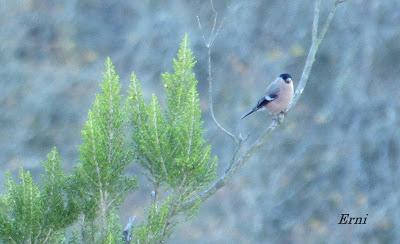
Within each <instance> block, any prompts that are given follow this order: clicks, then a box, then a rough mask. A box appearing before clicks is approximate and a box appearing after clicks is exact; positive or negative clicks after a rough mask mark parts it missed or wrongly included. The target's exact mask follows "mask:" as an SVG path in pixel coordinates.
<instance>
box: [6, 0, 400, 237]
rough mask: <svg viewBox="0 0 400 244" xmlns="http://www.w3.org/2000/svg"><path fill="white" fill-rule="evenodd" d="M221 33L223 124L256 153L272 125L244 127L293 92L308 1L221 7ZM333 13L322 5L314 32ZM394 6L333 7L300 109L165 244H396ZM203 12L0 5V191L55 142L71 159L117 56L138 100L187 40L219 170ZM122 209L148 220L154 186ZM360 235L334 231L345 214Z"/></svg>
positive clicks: (177, 7) (45, 0) (399, 119)
mask: <svg viewBox="0 0 400 244" xmlns="http://www.w3.org/2000/svg"><path fill="white" fill-rule="evenodd" d="M214 2H215V3H214V4H215V8H216V10H217V11H218V14H219V20H221V19H224V23H223V27H222V29H221V31H220V33H219V36H218V37H217V39H216V41H215V45H214V48H213V53H212V58H213V72H214V80H215V84H214V88H215V90H214V97H215V110H216V116H217V118H218V119H219V120H220V122H221V123H222V124H224V125H225V126H226V127H227V128H229V129H230V130H232V131H234V132H235V133H236V134H238V133H242V134H243V135H249V142H251V141H253V140H254V139H255V138H256V136H257V135H258V134H259V132H260V130H262V129H263V128H265V127H266V125H267V124H268V123H269V120H270V118H269V117H268V116H266V115H265V114H263V113H257V114H255V115H252V116H251V117H249V118H248V119H246V120H243V121H241V120H239V118H240V116H241V115H242V114H243V113H244V112H245V111H246V110H247V109H248V108H249V107H250V106H252V105H253V103H254V102H255V101H256V100H257V99H258V97H259V96H260V95H261V94H262V91H263V90H264V88H265V86H266V84H267V83H268V82H269V81H271V80H272V79H274V78H275V76H277V75H278V74H279V73H283V72H289V73H291V74H292V76H293V77H294V79H295V80H298V79H299V77H300V75H301V71H302V68H303V65H304V61H305V56H306V54H307V50H308V46H309V44H310V34H311V33H310V31H311V23H312V15H313V1H310V0H307V1H306V0H303V1H294V0H292V1H282V0H264V1H262V0H254V1H244V0H215V1H214ZM332 2H333V1H329V0H326V1H323V9H322V12H321V14H322V16H321V21H324V20H325V17H326V15H327V11H328V10H329V8H330V7H331V6H332ZM399 9H400V1H398V0H385V1H380V0H365V1H362V0H348V1H347V2H346V3H345V4H343V5H341V6H340V7H339V9H338V11H337V14H336V16H335V18H334V21H333V23H332V25H331V28H330V30H329V32H328V34H327V36H326V39H325V40H324V41H323V43H322V45H321V48H320V50H319V53H318V55H317V60H316V63H315V65H314V67H313V70H312V73H311V77H310V81H309V83H308V85H307V87H306V89H305V91H304V93H303V96H302V97H301V99H300V101H299V103H298V105H297V106H296V107H295V108H294V109H293V110H292V111H291V112H290V114H289V115H288V116H287V118H286V120H285V123H284V125H283V126H281V127H280V128H278V129H277V130H276V131H274V132H273V134H272V135H271V137H270V142H269V143H268V145H266V146H265V147H264V148H263V149H262V151H260V152H258V153H257V156H256V157H254V158H253V159H252V160H251V161H249V162H247V164H246V165H245V167H244V168H243V169H242V170H241V171H240V173H239V174H238V175H237V176H236V177H235V178H234V179H233V181H232V182H230V183H229V184H228V185H227V186H226V187H224V188H223V189H222V190H221V191H219V192H218V193H217V194H216V195H215V196H213V197H212V198H211V199H209V200H208V201H207V202H206V203H205V204H204V205H203V206H202V207H201V209H200V211H199V213H198V215H197V216H196V217H194V218H192V219H191V220H190V221H188V222H186V223H183V224H181V225H179V226H178V227H177V229H176V232H175V233H174V234H173V236H172V238H171V239H170V240H169V243H189V242H190V243H346V242H349V241H351V242H352V243H400V192H399V191H400V185H399V183H400V166H399V163H400V116H399V111H400V79H399V77H400V11H398V10H399ZM197 15H198V16H199V17H200V19H201V21H202V24H203V28H204V31H205V32H206V35H207V34H208V31H209V30H210V27H211V24H212V20H213V12H212V9H211V7H210V3H209V1H205V0H192V1H189V0H187V1H184V0H165V1H156V0H143V1H134V0H115V1H104V2H102V1H95V0H79V1H78V0H68V1H53V0H0V165H1V174H0V183H1V186H2V187H1V188H0V189H1V191H4V187H3V186H4V173H5V171H6V170H9V171H11V172H13V173H15V172H17V171H18V169H19V168H20V167H21V166H23V167H26V168H27V169H29V170H31V171H32V172H34V175H35V176H36V177H37V178H38V176H39V175H40V173H41V172H42V169H41V168H40V162H41V161H42V160H43V159H45V156H46V154H47V153H48V152H49V151H50V149H51V148H52V147H53V146H57V148H58V149H59V150H60V152H61V155H62V158H63V162H64V167H65V169H66V170H72V168H73V166H74V165H75V164H76V162H77V161H78V157H79V155H78V150H77V149H78V146H79V144H80V142H81V139H80V130H81V128H82V125H83V123H84V121H85V119H86V114H87V111H88V109H89V107H90V104H91V103H92V101H93V99H94V95H95V93H96V92H97V91H98V84H99V82H100V81H101V79H102V69H103V63H104V60H105V57H106V56H110V57H111V58H112V60H113V62H114V63H115V65H116V68H117V70H118V72H119V74H120V77H121V81H122V84H123V88H124V89H123V90H124V93H125V92H126V89H127V87H128V80H129V75H130V72H131V71H135V72H136V74H137V76H138V77H139V79H140V80H141V81H142V83H143V87H144V89H145V94H146V96H150V94H151V93H155V94H157V95H159V96H161V97H162V96H163V90H162V84H161V82H160V74H161V73H163V72H165V71H170V70H171V63H172V58H173V57H174V55H175V53H176V51H177V48H178V44H179V42H180V40H181V38H182V37H183V35H184V33H188V34H189V37H190V39H191V41H192V44H191V46H192V48H193V51H194V54H195V56H196V57H197V59H198V63H197V67H196V74H197V78H198V80H199V89H200V94H201V97H202V109H203V112H204V121H205V123H204V125H205V127H206V137H207V139H208V140H209V141H210V143H211V144H212V145H213V152H214V153H215V154H216V155H218V157H219V159H220V166H219V168H220V171H222V170H223V169H224V167H225V166H226V164H227V162H228V161H229V159H230V158H231V156H232V148H233V147H232V144H231V141H230V140H229V138H227V137H226V136H225V135H224V134H222V133H221V132H220V131H219V130H218V129H217V128H216V127H215V125H214V124H213V123H212V122H211V120H210V116H209V113H208V112H209V108H208V105H207V82H206V78H207V50H206V48H205V47H204V43H203V40H202V37H201V31H200V30H199V28H198V25H197V20H196V16H197ZM130 171H131V173H133V174H137V175H138V177H139V178H140V179H141V181H140V182H141V188H140V190H139V191H137V192H135V193H134V194H132V196H129V197H128V198H127V200H126V202H125V203H124V205H123V208H122V209H121V222H122V223H124V222H125V221H126V219H127V218H128V216H130V215H137V217H138V218H137V221H138V222H140V221H141V220H142V219H143V212H144V210H143V209H144V208H145V206H146V205H147V203H148V201H149V199H150V187H149V185H148V183H146V181H144V180H143V177H142V176H141V174H140V168H139V167H137V166H133V167H132V168H131V169H130ZM341 213H350V214H351V215H352V216H360V217H365V215H366V214H368V220H367V224H366V225H338V224H337V222H338V220H339V215H340V214H341Z"/></svg>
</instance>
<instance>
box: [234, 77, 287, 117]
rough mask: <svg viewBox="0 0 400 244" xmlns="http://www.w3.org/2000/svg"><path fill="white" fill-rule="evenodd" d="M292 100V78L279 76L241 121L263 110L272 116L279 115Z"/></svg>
mask: <svg viewBox="0 0 400 244" xmlns="http://www.w3.org/2000/svg"><path fill="white" fill-rule="evenodd" d="M292 98H293V81H292V77H291V76H290V75H289V74H281V75H280V76H279V77H278V78H276V79H275V80H274V81H273V82H272V83H271V84H269V85H268V87H267V90H266V92H265V95H264V96H263V97H262V98H261V99H260V100H259V101H258V103H257V105H256V106H255V107H254V108H253V109H252V110H250V111H249V112H248V113H246V114H244V115H243V116H242V119H243V118H245V117H247V116H248V115H250V114H252V113H254V112H256V111H259V110H264V109H267V110H268V111H269V112H270V113H271V114H273V115H276V114H279V113H280V112H283V111H285V110H286V109H287V108H288V106H289V104H290V103H291V102H292Z"/></svg>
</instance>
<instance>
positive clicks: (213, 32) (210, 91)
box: [197, 0, 240, 144]
mask: <svg viewBox="0 0 400 244" xmlns="http://www.w3.org/2000/svg"><path fill="white" fill-rule="evenodd" d="M210 5H211V9H212V11H213V14H214V20H213V25H212V28H211V31H210V34H209V36H208V38H207V39H206V37H205V35H204V31H203V26H202V25H201V21H200V18H199V16H197V24H198V26H199V29H200V31H201V34H202V38H203V41H204V45H205V47H206V48H207V64H208V77H207V80H208V107H209V110H210V115H211V118H212V120H213V121H214V124H215V125H216V126H217V127H218V128H219V129H220V130H221V131H222V132H224V133H225V134H227V135H228V136H229V137H230V138H232V140H233V141H234V142H235V143H236V144H239V141H240V139H239V138H237V137H236V136H235V135H234V134H233V133H232V132H230V131H228V130H227V129H226V128H225V127H223V126H222V125H221V123H219V122H218V120H217V118H216V117H215V114H214V101H213V76H212V59H211V50H212V47H213V45H214V41H215V39H216V38H217V36H218V34H219V32H220V30H221V28H222V24H223V22H224V20H225V18H224V19H223V20H222V21H221V22H220V24H219V26H218V27H217V22H218V12H217V11H216V10H215V7H214V2H213V0H210Z"/></svg>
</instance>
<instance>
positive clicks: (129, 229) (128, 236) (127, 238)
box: [122, 216, 136, 244]
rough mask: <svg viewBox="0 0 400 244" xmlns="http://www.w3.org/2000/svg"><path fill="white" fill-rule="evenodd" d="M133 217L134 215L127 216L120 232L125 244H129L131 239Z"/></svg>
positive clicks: (134, 217)
mask: <svg viewBox="0 0 400 244" xmlns="http://www.w3.org/2000/svg"><path fill="white" fill-rule="evenodd" d="M135 219H136V216H132V217H129V220H128V223H127V224H126V225H125V228H124V231H123V232H122V234H123V236H124V241H125V243H126V244H129V243H131V241H132V228H133V223H134V222H135Z"/></svg>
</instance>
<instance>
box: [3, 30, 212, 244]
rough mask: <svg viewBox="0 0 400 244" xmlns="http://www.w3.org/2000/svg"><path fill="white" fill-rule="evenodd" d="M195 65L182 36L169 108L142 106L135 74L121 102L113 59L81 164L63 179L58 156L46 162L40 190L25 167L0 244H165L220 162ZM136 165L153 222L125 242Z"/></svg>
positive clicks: (8, 201)
mask: <svg viewBox="0 0 400 244" xmlns="http://www.w3.org/2000/svg"><path fill="white" fill-rule="evenodd" d="M195 64H196V60H195V58H194V56H193V54H192V52H191V50H190V49H189V40H188V37H187V36H185V37H184V38H183V40H182V42H181V45H180V48H179V51H178V54H177V57H176V58H175V59H174V61H173V72H172V73H165V74H163V75H162V81H163V85H164V87H165V92H166V103H165V104H166V106H165V108H162V107H161V106H160V102H159V99H158V98H157V97H156V96H155V95H152V97H151V99H150V101H149V102H146V101H145V99H144V96H143V92H142V88H141V84H140V82H139V81H138V79H137V78H136V76H135V75H134V74H132V76H131V83H130V86H129V92H128V97H127V99H126V101H124V99H123V97H122V95H121V85H120V82H119V77H118V75H117V73H116V71H115V67H114V65H113V64H112V63H111V60H110V59H109V58H107V60H106V62H105V72H104V76H103V82H102V83H101V86H100V87H101V89H100V92H99V93H98V94H97V95H96V98H95V101H94V103H93V105H92V107H91V109H90V111H89V113H88V117H87V121H86V123H85V125H84V128H83V130H82V145H81V146H80V160H79V163H78V164H77V166H76V167H75V169H74V170H73V172H72V173H71V174H70V175H66V174H65V173H64V172H63V171H62V167H61V160H60V156H59V154H58V152H57V150H56V149H53V150H52V151H51V152H50V153H49V154H48V158H47V160H46V161H45V162H44V163H43V166H44V174H43V175H42V177H41V184H37V183H35V182H34V181H33V179H32V177H31V175H30V173H29V172H27V171H25V170H23V169H21V171H20V175H19V181H18V182H15V181H14V180H13V179H12V177H11V176H9V177H8V181H7V191H6V193H5V194H4V195H3V196H1V198H0V242H1V241H2V242H5V243H162V242H164V241H165V240H166V239H167V238H168V236H169V235H170V234H171V232H172V230H173V227H174V226H175V225H176V224H177V222H178V221H179V220H182V217H188V216H190V215H191V214H192V213H193V210H195V209H196V207H197V205H196V204H195V205H196V206H195V207H192V208H191V209H190V208H189V209H188V208H185V207H183V203H184V202H185V201H186V200H188V199H189V198H191V197H193V196H194V195H195V194H198V193H199V191H201V190H203V189H204V188H205V187H206V186H207V185H209V183H210V182H211V181H212V180H213V179H214V178H215V175H216V158H214V157H212V156H211V147H210V145H208V144H207V143H206V141H205V140H204V137H203V125H202V120H201V110H200V102H199V94H198V92H197V83H198V81H197V80H196V77H195V75H194V72H193V68H194V66H195ZM134 162H138V163H139V164H140V165H141V166H142V167H143V170H144V171H145V175H147V176H148V178H149V180H150V181H151V183H152V185H153V186H154V191H153V197H152V199H151V204H150V206H149V207H148V209H147V217H146V218H144V219H142V220H139V221H140V222H139V223H135V224H134V226H133V228H130V229H128V230H125V231H124V235H123V231H122V228H121V225H120V220H119V217H118V214H117V213H118V209H119V207H120V204H121V203H122V201H123V200H124V198H125V197H126V196H127V194H128V193H129V192H132V191H133V190H134V189H135V188H136V186H137V182H136V179H135V177H133V176H128V175H127V174H126V172H125V171H126V167H127V166H128V165H129V164H131V163H134ZM132 204H135V203H132Z"/></svg>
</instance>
